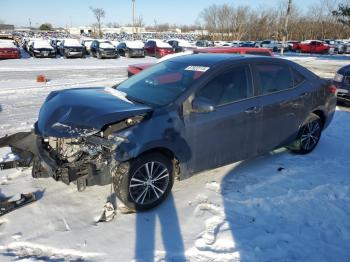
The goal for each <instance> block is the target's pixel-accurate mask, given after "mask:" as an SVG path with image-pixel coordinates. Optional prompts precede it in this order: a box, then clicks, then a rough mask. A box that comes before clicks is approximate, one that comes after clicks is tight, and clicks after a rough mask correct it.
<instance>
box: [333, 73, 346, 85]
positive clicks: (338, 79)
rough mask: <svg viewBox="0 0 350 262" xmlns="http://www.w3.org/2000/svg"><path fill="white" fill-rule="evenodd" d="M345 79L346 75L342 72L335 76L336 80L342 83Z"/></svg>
mask: <svg viewBox="0 0 350 262" xmlns="http://www.w3.org/2000/svg"><path fill="white" fill-rule="evenodd" d="M343 79H344V76H343V75H341V74H338V73H336V74H335V76H334V81H335V82H339V83H341V82H343Z"/></svg>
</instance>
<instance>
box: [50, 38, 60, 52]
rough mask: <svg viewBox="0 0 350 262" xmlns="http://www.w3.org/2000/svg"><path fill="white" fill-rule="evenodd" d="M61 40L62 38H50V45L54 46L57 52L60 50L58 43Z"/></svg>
mask: <svg viewBox="0 0 350 262" xmlns="http://www.w3.org/2000/svg"><path fill="white" fill-rule="evenodd" d="M61 42H62V39H56V38H54V39H51V40H50V45H51V46H52V47H53V48H55V51H56V53H57V54H59V52H60V50H59V49H60V44H61Z"/></svg>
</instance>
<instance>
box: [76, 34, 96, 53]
mask: <svg viewBox="0 0 350 262" xmlns="http://www.w3.org/2000/svg"><path fill="white" fill-rule="evenodd" d="M94 40H95V39H90V38H89V39H86V38H82V39H80V44H81V45H82V46H83V47H84V49H85V54H90V55H91V52H90V47H91V44H92V42H93V41H94Z"/></svg>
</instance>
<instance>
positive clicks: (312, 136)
mask: <svg viewBox="0 0 350 262" xmlns="http://www.w3.org/2000/svg"><path fill="white" fill-rule="evenodd" d="M322 128H323V123H322V120H321V118H320V117H319V116H318V115H316V114H313V113H312V114H310V115H309V116H308V118H307V119H306V120H305V123H304V124H303V125H302V127H301V128H300V130H299V134H298V138H297V139H296V140H295V141H294V143H293V144H292V145H291V146H290V147H289V149H290V150H291V151H292V152H294V153H297V154H303V155H304V154H308V153H310V152H311V151H313V150H314V149H315V147H316V146H317V144H318V142H319V141H320V138H321V134H322Z"/></svg>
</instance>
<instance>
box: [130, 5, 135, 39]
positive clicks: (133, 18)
mask: <svg viewBox="0 0 350 262" xmlns="http://www.w3.org/2000/svg"><path fill="white" fill-rule="evenodd" d="M131 1H132V38H134V34H135V0H131Z"/></svg>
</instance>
